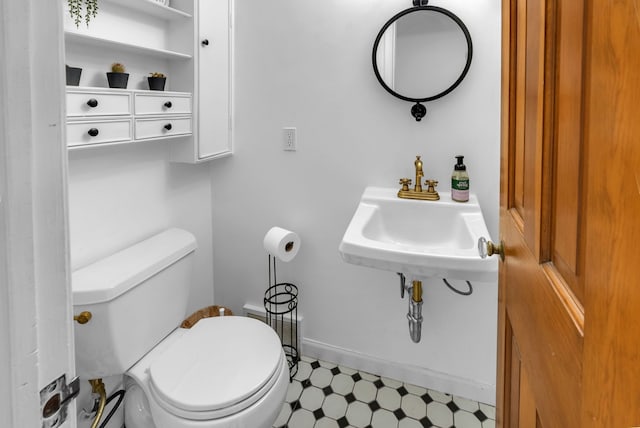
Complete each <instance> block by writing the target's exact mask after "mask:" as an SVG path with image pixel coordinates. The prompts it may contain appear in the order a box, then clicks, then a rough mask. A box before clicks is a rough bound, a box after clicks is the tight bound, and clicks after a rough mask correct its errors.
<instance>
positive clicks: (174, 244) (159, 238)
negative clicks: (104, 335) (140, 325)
mask: <svg viewBox="0 0 640 428" xmlns="http://www.w3.org/2000/svg"><path fill="white" fill-rule="evenodd" d="M196 247H197V244H196V238H195V237H194V236H193V235H192V234H191V233H189V232H187V231H186V230H182V229H176V228H174V229H169V230H166V231H164V232H162V233H159V234H157V235H154V236H152V237H151V238H148V239H146V240H144V241H142V242H139V243H137V244H135V245H133V246H131V247H128V248H125V249H124V250H122V251H119V252H117V253H115V254H113V255H111V256H109V257H106V258H104V259H101V260H98V261H97V262H95V263H93V264H91V265H89V266H86V267H84V268H82V269H78V270H76V271H74V272H73V274H72V277H71V289H72V293H73V304H74V305H76V306H77V305H90V304H95V303H103V302H108V301H109V300H113V299H115V298H116V297H118V296H120V295H122V294H124V293H126V292H127V291H129V290H130V289H131V288H133V287H135V286H136V285H138V284H140V283H141V282H143V281H144V280H146V279H147V278H150V277H151V276H153V275H155V274H156V273H158V272H160V271H162V270H163V269H165V268H166V267H168V266H170V265H171V264H173V263H175V262H177V261H178V260H180V259H182V258H183V257H185V256H186V255H188V254H190V253H191V252H193V251H194V250H195V249H196Z"/></svg>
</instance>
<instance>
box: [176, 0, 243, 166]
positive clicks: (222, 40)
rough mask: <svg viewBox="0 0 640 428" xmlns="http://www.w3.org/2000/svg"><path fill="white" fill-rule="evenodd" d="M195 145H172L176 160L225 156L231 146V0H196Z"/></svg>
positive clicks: (196, 160)
mask: <svg viewBox="0 0 640 428" xmlns="http://www.w3.org/2000/svg"><path fill="white" fill-rule="evenodd" d="M194 38H195V47H196V50H195V54H194V56H195V60H196V61H195V62H196V66H195V70H194V96H193V99H194V106H195V111H196V112H197V113H196V114H195V115H194V135H195V144H193V145H188V144H183V143H179V144H176V145H174V146H173V147H172V154H173V156H172V158H173V159H174V160H176V161H180V162H202V161H207V160H211V159H217V158H220V157H225V156H229V155H231V154H232V152H233V145H232V124H233V121H232V111H233V105H232V100H233V98H232V71H233V61H232V58H233V0H215V1H214V0H196V4H195V26H194Z"/></svg>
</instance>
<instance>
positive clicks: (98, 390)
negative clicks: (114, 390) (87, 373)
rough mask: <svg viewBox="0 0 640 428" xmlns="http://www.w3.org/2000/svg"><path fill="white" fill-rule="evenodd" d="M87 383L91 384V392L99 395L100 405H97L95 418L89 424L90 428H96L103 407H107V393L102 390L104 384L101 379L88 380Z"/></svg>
mask: <svg viewBox="0 0 640 428" xmlns="http://www.w3.org/2000/svg"><path fill="white" fill-rule="evenodd" d="M89 383H90V384H91V390H92V392H93V393H94V394H98V395H100V403H99V404H98V411H97V412H96V417H95V418H94V420H93V423H92V424H91V428H97V427H98V424H99V423H100V419H101V418H102V413H103V412H104V407H105V406H106V405H107V391H105V389H104V383H103V382H102V379H90V380H89Z"/></svg>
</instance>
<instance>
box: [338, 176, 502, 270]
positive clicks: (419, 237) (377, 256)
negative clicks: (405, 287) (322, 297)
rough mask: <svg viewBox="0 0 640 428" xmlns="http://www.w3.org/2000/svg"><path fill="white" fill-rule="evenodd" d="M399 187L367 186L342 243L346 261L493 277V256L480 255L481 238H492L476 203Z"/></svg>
mask: <svg viewBox="0 0 640 428" xmlns="http://www.w3.org/2000/svg"><path fill="white" fill-rule="evenodd" d="M397 193H398V189H393V188H384V187H367V188H366V189H365V191H364V193H363V194H362V197H361V198H360V204H359V205H358V208H357V209H356V212H355V214H354V215H353V218H352V219H351V223H349V226H348V227H347V231H346V232H345V234H344V237H343V238H342V242H341V243H340V247H339V251H340V254H341V255H342V258H343V259H344V261H346V262H348V263H352V264H356V265H361V266H368V267H373V268H377V269H383V270H389V271H393V272H401V273H404V274H405V275H409V276H410V275H413V276H423V277H424V276H426V277H440V278H447V279H462V280H469V281H495V279H496V272H497V270H498V264H497V260H496V258H495V257H493V258H486V259H482V258H480V256H479V254H478V239H479V238H480V237H482V236H484V237H485V238H486V239H487V240H489V239H490V237H489V232H488V230H487V226H486V224H485V221H484V217H483V215H482V211H481V210H480V205H479V204H478V198H477V197H476V196H475V195H473V194H471V195H470V197H469V202H466V203H460V202H453V201H452V200H451V196H450V194H449V193H448V192H440V200H439V201H420V200H414V199H400V198H398V196H397Z"/></svg>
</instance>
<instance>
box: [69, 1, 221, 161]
mask: <svg viewBox="0 0 640 428" xmlns="http://www.w3.org/2000/svg"><path fill="white" fill-rule="evenodd" d="M59 1H61V2H62V4H63V8H64V11H65V54H66V63H67V65H69V66H71V67H81V68H82V69H83V71H82V77H81V79H80V86H79V87H73V86H68V87H67V124H68V129H67V135H68V145H69V147H70V148H79V147H95V146H98V145H105V144H122V143H131V142H136V141H142V140H153V139H165V138H172V139H173V141H172V142H171V145H170V150H171V158H172V159H173V160H175V161H180V162H191V163H198V162H203V161H208V160H211V159H215V158H218V157H222V156H226V155H229V154H231V95H232V93H231V57H232V53H231V45H232V36H231V34H232V29H231V22H232V17H231V16H232V15H231V14H232V7H233V3H232V2H233V0H171V2H170V5H169V6H165V5H163V4H161V3H160V2H157V1H155V0H100V9H99V11H98V15H97V16H96V17H95V18H93V19H92V21H91V23H90V24H89V27H87V26H86V25H85V24H84V23H81V24H80V27H79V28H78V27H76V26H75V24H74V23H73V21H72V19H71V18H70V17H69V16H68V13H67V11H68V5H67V0H59ZM205 40H206V41H207V42H208V43H204V44H203V43H202V42H203V41H205ZM115 62H119V63H123V64H124V65H125V67H126V72H127V73H129V84H128V87H127V89H110V88H108V84H107V79H106V72H108V71H110V67H111V64H112V63H115ZM152 72H161V73H164V74H166V75H167V86H166V89H167V90H166V91H149V90H148V85H147V80H146V78H147V76H148V75H149V73H152ZM127 124H128V125H127ZM87 127H88V128H87ZM167 128H169V129H167ZM96 129H97V131H98V133H97V135H95V136H92V135H90V134H89V131H91V133H92V134H94V133H95V130H96Z"/></svg>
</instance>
